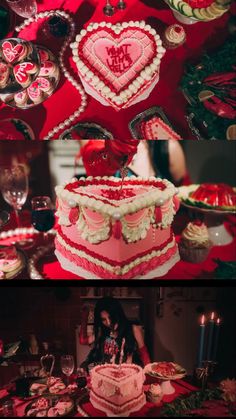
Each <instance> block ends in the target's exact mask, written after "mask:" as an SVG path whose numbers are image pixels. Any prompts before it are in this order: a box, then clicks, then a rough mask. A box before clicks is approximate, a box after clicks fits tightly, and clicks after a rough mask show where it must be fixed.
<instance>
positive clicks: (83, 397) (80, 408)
mask: <svg viewBox="0 0 236 419" xmlns="http://www.w3.org/2000/svg"><path fill="white" fill-rule="evenodd" d="M85 397H86V394H82V395H81V396H79V397H78V399H77V412H78V413H79V414H80V415H81V416H84V417H85V418H88V417H89V415H88V414H87V413H86V412H85V411H84V410H83V409H82V407H81V406H80V403H81V402H82V401H83V399H85Z"/></svg>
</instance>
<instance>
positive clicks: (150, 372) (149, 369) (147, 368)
mask: <svg viewBox="0 0 236 419" xmlns="http://www.w3.org/2000/svg"><path fill="white" fill-rule="evenodd" d="M160 363H162V362H152V363H151V364H147V365H146V366H145V368H144V372H145V374H148V375H150V376H151V377H155V378H159V379H161V380H167V381H169V380H180V379H181V378H183V377H185V375H186V374H187V371H186V370H185V369H184V368H183V367H181V366H180V365H179V364H175V363H174V362H168V364H171V365H173V366H174V367H175V368H176V369H178V370H179V371H182V372H179V373H178V374H175V375H170V376H163V375H159V374H158V373H157V372H155V371H153V370H152V367H153V366H154V365H158V364H160Z"/></svg>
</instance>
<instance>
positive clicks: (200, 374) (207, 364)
mask: <svg viewBox="0 0 236 419" xmlns="http://www.w3.org/2000/svg"><path fill="white" fill-rule="evenodd" d="M202 365H203V366H202V367H197V368H196V370H195V373H196V378H197V380H198V381H200V382H201V389H202V391H204V390H205V389H206V388H207V384H208V379H209V377H210V376H212V375H213V373H214V371H215V368H216V365H217V362H214V361H202Z"/></svg>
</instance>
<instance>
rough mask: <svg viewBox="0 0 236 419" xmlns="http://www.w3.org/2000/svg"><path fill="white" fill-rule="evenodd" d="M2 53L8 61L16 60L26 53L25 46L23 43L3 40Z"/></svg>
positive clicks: (19, 59)
mask: <svg viewBox="0 0 236 419" xmlns="http://www.w3.org/2000/svg"><path fill="white" fill-rule="evenodd" d="M2 54H3V57H4V58H5V60H6V61H7V62H8V63H13V62H18V61H21V60H22V59H23V58H24V57H25V56H26V55H27V47H26V46H25V45H24V44H20V43H16V44H14V43H13V42H12V41H5V42H3V44H2Z"/></svg>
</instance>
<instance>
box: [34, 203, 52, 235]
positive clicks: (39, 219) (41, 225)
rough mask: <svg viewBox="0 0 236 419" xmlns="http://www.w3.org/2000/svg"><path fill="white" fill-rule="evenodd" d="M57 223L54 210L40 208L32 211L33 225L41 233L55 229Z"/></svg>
mask: <svg viewBox="0 0 236 419" xmlns="http://www.w3.org/2000/svg"><path fill="white" fill-rule="evenodd" d="M54 223H55V216H54V211H53V210H52V209H46V208H38V209H35V210H33V211H32V224H33V226H34V228H35V229H36V230H38V231H41V232H47V231H49V230H51V228H53V226H54Z"/></svg>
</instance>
